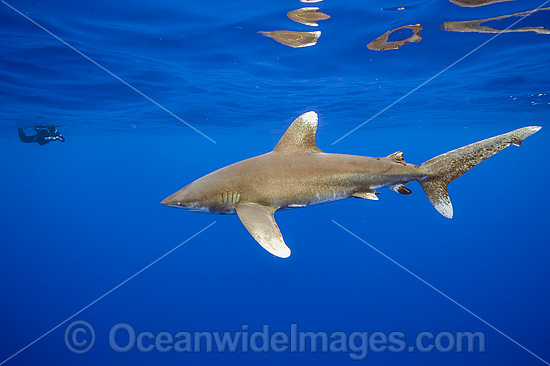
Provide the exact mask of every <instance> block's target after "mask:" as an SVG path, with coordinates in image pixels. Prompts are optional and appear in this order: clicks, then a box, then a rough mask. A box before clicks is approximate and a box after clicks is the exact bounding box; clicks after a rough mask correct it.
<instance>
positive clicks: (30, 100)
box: [0, 0, 550, 365]
mask: <svg viewBox="0 0 550 366" xmlns="http://www.w3.org/2000/svg"><path fill="white" fill-rule="evenodd" d="M548 6H550V3H548V4H544V3H543V1H542V0H533V1H532V0H517V1H508V2H501V3H495V4H489V5H485V6H480V7H462V6H459V5H456V4H454V3H451V2H448V1H445V0H440V1H436V0H386V1H378V0H376V1H350V0H340V1H332V0H325V1H322V2H317V3H301V2H299V1H298V0H276V1H275V0H266V1H262V2H258V1H251V0H235V1H221V0H219V1H217V0H204V1H189V0H182V1H174V0H157V1H127V0H121V1H105V0H98V1H91V2H90V1H81V0H77V1H66V0H63V1H57V0H51V1H27V0H6V1H2V2H1V3H0V32H1V37H0V46H1V56H0V156H1V157H2V158H1V159H0V171H1V173H0V174H1V175H0V191H1V196H2V200H1V208H0V223H1V234H2V239H1V241H0V242H1V245H0V294H1V295H0V299H1V300H0V365H4V364H5V365H44V364H46V365H126V364H128V365H141V364H144V365H145V364H146V365H151V364H154V365H258V364H260V365H281V364H285V365H304V364H315V365H360V364H371V365H442V364H445V365H464V364H468V365H488V364H493V365H495V364H501V365H503V364H510V365H544V364H547V365H548V362H550V347H549V344H550V334H549V329H550V312H549V309H550V296H549V291H548V289H549V284H550V266H549V265H548V263H549V260H550V245H549V244H550V243H549V237H548V226H547V225H549V219H550V214H549V213H548V207H550V196H549V195H548V192H547V191H548V189H547V188H546V184H547V182H549V181H550V172H549V169H548V167H549V165H548V162H547V160H548V158H547V150H546V148H547V147H548V146H549V144H550V138H549V137H548V136H550V134H549V129H550V67H549V65H550V34H544V31H542V32H539V33H536V32H533V31H527V32H512V33H504V34H498V33H480V32H454V31H446V30H444V28H443V27H442V25H443V23H445V22H449V21H469V20H482V19H487V18H493V17H498V16H502V15H509V14H514V13H518V12H524V11H527V10H534V9H536V8H539V7H542V8H545V7H548ZM303 7H318V8H319V12H323V13H325V14H327V15H328V16H330V18H329V19H324V20H319V21H317V24H318V26H311V25H307V24H301V23H298V22H296V21H293V20H291V19H290V18H289V17H288V16H287V13H288V12H290V11H293V10H297V9H300V8H303ZM518 20H520V22H519V23H517V24H513V23H514V22H517V21H518ZM415 24H421V25H422V30H420V33H419V34H420V36H421V37H422V39H421V40H420V41H418V42H410V43H406V44H404V45H402V46H401V47H400V48H398V49H391V50H382V51H375V50H371V49H369V48H367V44H369V43H370V42H371V41H373V40H374V39H375V38H377V37H379V36H381V35H383V34H384V33H386V32H388V31H390V30H392V29H395V28H398V27H402V26H406V25H415ZM481 26H487V27H492V28H493V29H500V30H502V29H506V28H507V27H509V26H512V28H511V29H514V28H525V27H545V28H550V11H549V10H541V11H537V12H534V13H532V14H530V15H529V16H527V17H524V18H522V17H521V16H516V17H508V18H504V19H500V20H492V21H488V22H486V23H483V24H481ZM275 30H285V31H295V32H313V31H315V32H317V31H319V32H321V35H320V37H319V38H318V40H317V42H316V44H315V45H311V46H308V47H299V48H294V47H290V46H287V45H285V44H282V43H280V42H277V41H276V40H275V39H273V38H270V37H267V36H266V35H265V33H264V34H262V33H258V32H270V31H275ZM411 34H412V32H411V31H410V30H400V31H396V32H394V33H393V34H392V35H390V38H389V41H392V42H393V41H399V40H400V39H404V38H407V37H409V36H410V35H411ZM307 111H315V112H317V113H318V115H319V128H318V132H317V144H318V146H319V147H320V148H321V149H322V150H324V151H326V152H332V153H347V154H355V155H366V156H387V155H388V154H391V153H393V152H395V151H398V150H403V151H404V152H405V155H404V158H405V160H406V161H407V162H409V163H415V164H420V163H422V162H424V161H426V160H428V159H430V158H432V157H434V156H436V155H438V154H441V153H444V152H446V151H449V150H451V149H454V148H457V147H460V146H463V145H466V144H469V143H472V142H476V141H478V140H481V139H484V138H488V137H492V136H495V135H498V134H501V133H505V132H508V131H511V130H513V129H516V128H520V127H524V126H531V125H535V126H542V127H543V128H542V130H541V131H540V132H538V133H537V134H535V135H533V136H531V137H529V138H528V139H527V140H526V141H525V142H524V143H523V145H522V146H521V148H519V149H518V148H516V147H510V148H508V149H506V150H505V151H503V152H502V153H499V154H498V155H496V156H494V157H492V158H491V159H489V160H487V161H486V162H483V163H482V164H480V165H479V166H478V167H475V168H474V169H472V170H471V171H470V172H468V173H467V174H465V175H464V176H462V177H460V178H458V179H457V180H456V181H455V182H453V183H451V185H450V186H449V192H450V197H451V199H452V202H453V205H454V218H453V219H452V220H448V219H446V218H444V217H443V216H441V215H440V214H439V213H438V212H437V211H436V210H434V208H433V207H432V205H431V204H430V202H429V201H428V199H427V198H426V196H425V194H424V193H423V191H422V189H421V187H420V186H419V185H418V183H416V182H412V183H410V184H409V185H408V187H410V189H411V190H412V191H413V194H412V195H409V196H404V195H400V194H397V193H395V192H393V191H391V190H389V189H380V195H379V200H378V201H369V200H359V199H348V200H344V201H339V202H334V203H330V204H324V205H318V206H313V207H309V208H303V209H294V210H285V211H281V212H277V213H276V214H275V218H276V220H277V222H278V224H279V227H280V229H281V232H282V233H283V235H284V237H285V241H286V243H287V244H288V246H289V247H290V248H291V250H292V255H291V256H290V257H289V258H288V259H281V258H277V257H274V256H273V255H271V254H269V253H267V252H266V251H265V250H264V249H263V248H262V247H260V246H259V245H258V244H257V243H256V241H255V240H254V239H253V238H252V237H251V236H250V235H249V234H248V232H247V231H246V229H245V228H244V227H243V225H242V224H241V223H240V221H239V219H238V217H237V216H236V215H213V214H198V213H193V212H187V211H185V210H176V209H172V208H167V207H164V206H162V205H160V201H161V200H162V199H163V198H165V197H166V196H168V195H170V194H172V193H173V192H175V191H177V190H178V189H180V188H181V187H183V186H185V185H187V184H188V183H190V182H192V181H193V180H195V179H197V178H199V177H201V176H203V175H205V174H207V173H209V172H211V171H214V170H216V169H218V168H221V167H223V166H225V165H228V164H231V163H233V162H236V161H239V160H242V159H245V158H248V157H252V156H255V155H259V154H262V153H266V152H269V151H270V150H272V149H273V147H274V146H275V145H276V144H277V141H278V140H279V138H280V137H281V136H282V134H283V133H284V131H285V130H286V128H287V127H288V126H289V125H290V123H291V122H292V121H293V120H294V119H295V118H296V117H298V116H299V115H300V114H302V113H304V112H307ZM365 122H366V123H365ZM36 125H56V126H58V127H57V128H58V131H59V132H60V133H62V134H63V136H64V137H65V139H66V141H65V142H60V141H53V142H50V143H49V144H47V145H44V146H39V145H38V144H36V143H22V142H21V141H20V140H19V137H18V128H26V130H25V131H27V133H32V129H29V128H32V127H33V126H36ZM359 126H360V127H359ZM357 127H359V128H357ZM356 128H357V129H356ZM352 130H354V131H353V132H352V133H350V132H351V131H352ZM209 225H210V226H209ZM197 233H198V234H197ZM182 243H183V245H180V244H182ZM75 321H78V323H74V322H75ZM92 328H93V331H92ZM307 332H314V333H315V335H316V336H318V337H319V338H315V339H313V341H312V338H311V337H309V338H307V336H304V338H303V340H302V341H300V339H299V335H300V334H302V335H303V334H306V333H307ZM423 332H426V333H423ZM460 332H471V334H474V333H475V334H477V336H476V337H477V338H476V339H477V340H480V339H482V342H478V343H476V345H475V347H474V349H473V350H472V352H467V351H466V348H465V347H464V349H462V350H460V347H458V345H457V344H456V343H460V342H457V341H456V340H457V339H459V338H458V334H459V333H460ZM476 332H479V333H476ZM201 334H202V336H201ZM224 334H225V336H227V337H233V339H234V340H235V339H236V340H237V341H239V342H238V344H236V346H235V347H233V349H229V348H226V349H222V347H220V344H219V342H218V341H219V340H220V339H221V337H223V336H224ZM254 334H255V335H254ZM311 335H312V333H310V334H309V336H311ZM419 335H420V336H419ZM189 337H191V338H192V339H191V340H189V339H190V338H189ZM201 337H202V338H201ZM235 337H240V338H238V339H237V338H235ZM285 337H286V338H285ZM296 337H298V338H296ZM323 337H325V340H323ZM227 339H229V338H226V340H227ZM285 339H287V341H288V342H285ZM418 339H420V343H418ZM210 341H211V342H212V344H211V347H210V348H209V342H210ZM178 342H179V343H178ZM182 342H183V343H182ZM185 342H188V343H185ZM293 342H297V343H293ZM323 342H325V343H326V344H323ZM453 342H454V343H453ZM302 343H303V344H302ZM314 344H315V345H317V348H315V347H314ZM226 346H227V344H226ZM285 346H286V348H285ZM430 346H431V347H430Z"/></svg>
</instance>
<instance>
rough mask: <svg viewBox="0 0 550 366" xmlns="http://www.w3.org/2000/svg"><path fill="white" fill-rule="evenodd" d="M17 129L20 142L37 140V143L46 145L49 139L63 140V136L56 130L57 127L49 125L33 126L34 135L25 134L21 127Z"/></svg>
mask: <svg viewBox="0 0 550 366" xmlns="http://www.w3.org/2000/svg"><path fill="white" fill-rule="evenodd" d="M17 130H18V131H19V139H20V140H21V142H37V143H38V145H46V144H47V143H49V142H50V141H57V140H59V141H61V142H65V138H64V137H63V135H61V134H60V133H59V132H58V131H57V127H56V126H54V125H50V126H36V127H34V131H35V132H36V134H35V135H29V136H27V135H25V132H24V131H23V129H22V128H18V129H17Z"/></svg>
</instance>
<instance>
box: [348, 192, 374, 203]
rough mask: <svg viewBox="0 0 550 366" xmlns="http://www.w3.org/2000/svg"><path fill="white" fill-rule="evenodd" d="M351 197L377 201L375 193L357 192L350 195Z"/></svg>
mask: <svg viewBox="0 0 550 366" xmlns="http://www.w3.org/2000/svg"><path fill="white" fill-rule="evenodd" d="M351 196H352V197H357V198H364V199H367V200H373V201H378V196H377V195H376V192H375V191H368V192H358V193H354V194H352V195H351Z"/></svg>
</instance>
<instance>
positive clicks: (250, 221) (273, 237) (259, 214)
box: [235, 202, 290, 258]
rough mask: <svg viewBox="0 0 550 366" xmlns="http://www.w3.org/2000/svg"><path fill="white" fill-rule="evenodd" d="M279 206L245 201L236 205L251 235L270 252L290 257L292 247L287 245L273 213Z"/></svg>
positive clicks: (240, 217)
mask: <svg viewBox="0 0 550 366" xmlns="http://www.w3.org/2000/svg"><path fill="white" fill-rule="evenodd" d="M277 209H278V207H270V206H264V205H260V204H258V203H251V202H244V203H238V204H237V205H236V206H235V211H237V215H239V219H241V222H242V223H243V225H244V227H245V228H246V230H248V232H249V233H250V235H252V236H253V237H254V239H256V241H257V242H258V243H259V244H260V245H261V246H262V247H263V248H264V249H265V250H267V251H268V252H269V253H271V254H273V255H276V256H277V257H280V258H288V257H289V256H290V249H289V248H288V247H287V246H286V244H285V241H284V240H283V236H282V235H281V231H280V230H279V226H277V223H276V222H275V218H274V217H273V214H274V213H275V211H277Z"/></svg>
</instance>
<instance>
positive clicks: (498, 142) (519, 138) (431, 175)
mask: <svg viewBox="0 0 550 366" xmlns="http://www.w3.org/2000/svg"><path fill="white" fill-rule="evenodd" d="M540 129H541V127H539V126H530V127H523V128H520V129H517V130H514V131H511V132H508V133H505V134H502V135H498V136H495V137H491V138H489V139H486V140H482V141H479V142H476V143H473V144H470V145H466V146H464V147H461V148H459V149H455V150H452V151H449V152H447V153H445V154H442V155H439V156H436V157H435V158H433V159H430V160H428V161H427V162H425V163H424V164H422V165H421V167H423V168H425V169H426V173H427V177H426V178H425V179H422V180H419V183H420V185H421V186H422V189H424V193H426V196H428V199H429V200H430V202H431V203H432V205H433V206H434V207H435V209H436V210H437V211H439V213H440V214H442V215H443V216H445V217H447V218H449V219H450V218H452V217H453V205H452V204H451V199H450V198H449V193H448V191H447V185H448V184H449V183H450V182H452V181H453V180H455V179H456V178H458V177H460V176H461V175H462V174H464V173H466V172H467V171H468V170H470V169H472V168H473V167H474V166H476V165H477V164H479V163H481V162H482V161H483V160H485V159H487V158H490V157H491V156H493V155H495V154H496V153H498V152H499V151H502V150H504V149H506V148H507V147H508V146H510V145H514V146H520V145H521V143H522V142H523V140H525V139H526V138H527V137H529V136H531V135H532V134H534V133H535V132H537V131H538V130H540Z"/></svg>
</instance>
